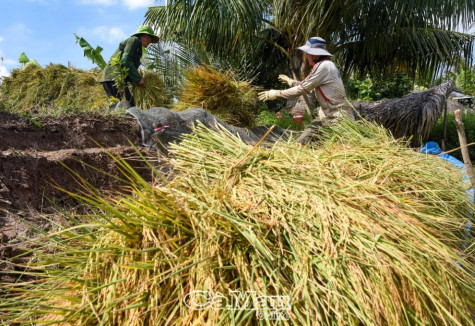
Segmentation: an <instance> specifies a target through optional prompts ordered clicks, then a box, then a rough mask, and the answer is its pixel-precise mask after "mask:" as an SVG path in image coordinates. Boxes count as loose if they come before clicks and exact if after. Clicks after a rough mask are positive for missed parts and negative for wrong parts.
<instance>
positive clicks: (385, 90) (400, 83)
mask: <svg viewBox="0 0 475 326" xmlns="http://www.w3.org/2000/svg"><path fill="white" fill-rule="evenodd" d="M413 88H414V85H413V82H412V81H411V79H410V78H409V76H407V75H406V74H404V73H401V72H396V73H393V74H391V75H389V76H383V75H381V76H378V77H376V78H366V79H364V80H350V81H349V82H348V83H347V85H346V89H347V93H348V97H349V98H351V99H352V100H358V101H367V102H369V101H377V100H380V99H383V98H398V97H402V96H404V95H406V94H408V93H409V92H410V91H412V90H413Z"/></svg>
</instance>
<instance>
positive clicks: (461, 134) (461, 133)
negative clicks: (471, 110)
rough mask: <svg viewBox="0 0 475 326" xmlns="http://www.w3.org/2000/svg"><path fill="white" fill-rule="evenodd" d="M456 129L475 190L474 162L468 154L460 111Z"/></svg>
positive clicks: (457, 113) (457, 116) (456, 113)
mask: <svg viewBox="0 0 475 326" xmlns="http://www.w3.org/2000/svg"><path fill="white" fill-rule="evenodd" d="M454 123H455V127H456V128H457V133H458V135H459V142H460V148H461V150H462V157H463V163H464V164H465V169H466V170H467V174H468V176H469V178H470V182H471V184H472V188H474V189H475V173H474V171H473V166H472V161H470V155H469V153H468V147H467V138H466V137H465V129H464V126H463V121H462V115H461V113H460V110H457V111H455V121H454Z"/></svg>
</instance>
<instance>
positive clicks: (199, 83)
mask: <svg viewBox="0 0 475 326" xmlns="http://www.w3.org/2000/svg"><path fill="white" fill-rule="evenodd" d="M185 80H186V81H185V83H184V85H183V87H182V89H181V96H180V99H179V102H178V103H177V104H176V105H175V106H174V108H175V109H176V110H178V111H181V110H186V109H189V108H192V107H201V108H203V109H205V110H207V111H209V112H210V113H211V114H214V115H215V116H217V117H218V118H220V119H221V120H223V121H224V122H226V123H227V124H230V125H233V126H237V127H248V128H249V127H253V126H254V125H255V121H256V114H257V106H258V101H257V88H256V87H254V86H252V85H251V83H250V81H240V80H237V77H236V76H235V74H234V73H233V72H232V71H231V70H228V71H225V72H222V71H218V70H216V69H214V68H212V67H210V66H198V67H192V68H190V69H189V70H187V71H186V72H185Z"/></svg>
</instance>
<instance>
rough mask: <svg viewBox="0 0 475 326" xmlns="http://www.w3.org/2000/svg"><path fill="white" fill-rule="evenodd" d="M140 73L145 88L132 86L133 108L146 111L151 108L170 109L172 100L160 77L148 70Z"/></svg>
mask: <svg viewBox="0 0 475 326" xmlns="http://www.w3.org/2000/svg"><path fill="white" fill-rule="evenodd" d="M141 73H142V76H143V78H144V79H145V82H146V83H147V86H146V87H141V86H136V85H134V86H133V88H132V94H133V97H134V100H135V106H137V107H139V108H141V109H142V110H148V109H151V108H153V107H166V108H170V106H171V104H172V102H173V98H172V95H171V94H170V92H169V90H168V89H167V87H166V86H165V83H164V81H163V79H162V78H161V77H160V75H159V74H158V73H156V72H153V71H149V70H145V71H141Z"/></svg>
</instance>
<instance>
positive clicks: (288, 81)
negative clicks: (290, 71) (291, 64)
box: [279, 75, 294, 86]
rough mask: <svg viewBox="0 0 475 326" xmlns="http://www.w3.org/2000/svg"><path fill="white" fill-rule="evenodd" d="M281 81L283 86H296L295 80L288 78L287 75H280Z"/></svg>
mask: <svg viewBox="0 0 475 326" xmlns="http://www.w3.org/2000/svg"><path fill="white" fill-rule="evenodd" d="M279 81H280V82H281V83H282V84H287V85H289V86H293V85H294V80H293V79H292V78H290V77H287V76H286V75H279Z"/></svg>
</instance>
